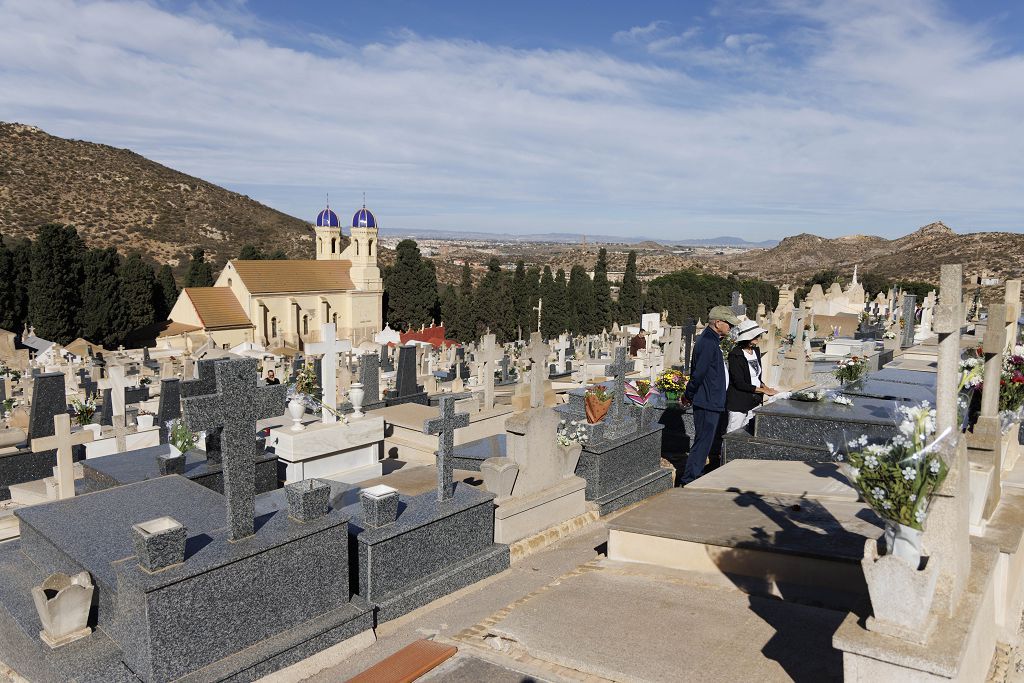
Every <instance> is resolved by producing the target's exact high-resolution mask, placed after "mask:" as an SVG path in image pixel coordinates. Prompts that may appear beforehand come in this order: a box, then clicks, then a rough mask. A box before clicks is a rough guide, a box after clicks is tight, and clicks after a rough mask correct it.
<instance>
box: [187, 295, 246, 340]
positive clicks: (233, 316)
mask: <svg viewBox="0 0 1024 683" xmlns="http://www.w3.org/2000/svg"><path fill="white" fill-rule="evenodd" d="M185 294H186V296H188V298H189V300H190V301H191V302H192V306H193V307H195V309H196V315H198V316H199V319H200V320H202V321H203V327H204V328H205V329H207V330H230V329H237V328H239V327H252V326H253V325H252V322H251V321H250V320H249V316H247V315H246V314H245V310H244V309H243V308H242V305H241V304H240V303H238V299H237V298H236V297H235V293H234V292H232V291H231V288H230V287H186V288H185Z"/></svg>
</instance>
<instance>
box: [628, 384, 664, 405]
mask: <svg viewBox="0 0 1024 683" xmlns="http://www.w3.org/2000/svg"><path fill="white" fill-rule="evenodd" d="M660 395H661V392H659V391H658V390H657V389H652V388H651V381H650V380H647V379H638V380H637V381H635V382H626V398H627V399H629V401H630V402H631V403H633V404H635V405H638V406H645V405H647V404H649V403H650V402H651V401H652V400H656V399H657V397H658V396H660Z"/></svg>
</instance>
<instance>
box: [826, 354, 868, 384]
mask: <svg viewBox="0 0 1024 683" xmlns="http://www.w3.org/2000/svg"><path fill="white" fill-rule="evenodd" d="M867 370H868V364H867V361H866V360H864V359H863V358H861V357H860V356H851V357H849V358H844V359H843V360H841V361H839V362H838V363H836V367H835V368H834V369H833V370H832V375H833V376H834V377H835V378H836V379H837V380H839V383H840V384H846V383H848V382H856V381H857V380H858V379H860V378H861V377H863V376H864V373H865V372H867Z"/></svg>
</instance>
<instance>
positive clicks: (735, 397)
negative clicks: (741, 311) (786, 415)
mask: <svg viewBox="0 0 1024 683" xmlns="http://www.w3.org/2000/svg"><path fill="white" fill-rule="evenodd" d="M767 331H768V330H766V329H764V328H763V327H760V326H759V325H758V324H757V323H755V322H754V321H753V320H744V321H743V322H742V323H740V324H739V325H738V326H737V327H736V329H735V331H734V333H735V336H736V346H734V347H733V349H732V351H730V352H729V358H728V363H727V364H728V366H729V389H728V390H727V391H726V394H725V409H726V410H727V411H728V412H729V423H728V425H727V426H726V428H725V431H726V432H732V431H735V430H737V429H739V428H741V427H744V426H746V424H747V423H748V422H749V421H750V418H752V417H753V412H754V408H756V407H758V406H759V405H761V402H762V401H764V397H765V396H774V395H775V394H777V393H778V391H777V390H776V389H773V388H772V387H769V386H768V385H766V384H765V383H764V371H763V368H762V367H761V349H759V348H757V346H756V345H755V342H756V341H757V339H758V337H760V336H761V335H762V334H764V333H765V332H767Z"/></svg>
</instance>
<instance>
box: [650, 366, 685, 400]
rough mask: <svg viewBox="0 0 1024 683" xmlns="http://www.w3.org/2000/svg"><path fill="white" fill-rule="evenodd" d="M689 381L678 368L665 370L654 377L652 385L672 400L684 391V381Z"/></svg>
mask: <svg viewBox="0 0 1024 683" xmlns="http://www.w3.org/2000/svg"><path fill="white" fill-rule="evenodd" d="M688 381H690V378H689V377H687V376H686V375H685V374H683V373H682V372H681V371H679V370H666V371H664V372H663V373H661V374H660V375H658V376H657V377H656V378H655V379H654V386H655V387H656V388H657V389H658V390H659V391H661V392H662V393H664V394H665V398H667V399H669V400H670V401H674V400H675V399H677V398H679V395H680V394H682V393H683V392H684V391H686V383H687V382H688Z"/></svg>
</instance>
